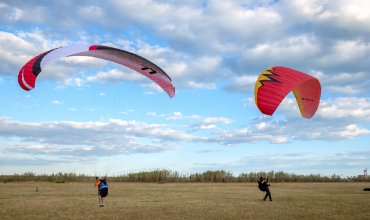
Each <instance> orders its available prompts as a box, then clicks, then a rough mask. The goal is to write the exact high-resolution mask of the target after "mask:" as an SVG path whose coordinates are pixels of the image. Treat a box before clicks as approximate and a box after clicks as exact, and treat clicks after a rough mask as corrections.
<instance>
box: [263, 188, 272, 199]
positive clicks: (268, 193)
mask: <svg viewBox="0 0 370 220" xmlns="http://www.w3.org/2000/svg"><path fill="white" fill-rule="evenodd" d="M267 196H268V197H269V199H270V201H272V198H271V192H270V188H269V187H267V188H266V196H265V199H266V198H267Z"/></svg>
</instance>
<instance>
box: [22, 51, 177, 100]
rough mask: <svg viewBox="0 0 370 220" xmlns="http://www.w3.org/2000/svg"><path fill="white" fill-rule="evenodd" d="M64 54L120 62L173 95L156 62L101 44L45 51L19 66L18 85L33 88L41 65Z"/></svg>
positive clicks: (171, 88) (170, 81) (165, 76)
mask: <svg viewBox="0 0 370 220" xmlns="http://www.w3.org/2000/svg"><path fill="white" fill-rule="evenodd" d="M66 56H90V57H96V58H100V59H103V60H107V61H111V62H114V63H118V64H121V65H123V66H126V67H128V68H130V69H133V70H135V71H136V72H138V73H141V74H142V75H144V76H146V77H148V78H149V79H151V80H152V81H154V82H155V83H156V84H157V85H159V86H160V87H161V88H162V89H163V90H164V91H165V92H166V93H167V94H168V96H169V97H173V96H174V95H175V87H174V86H173V84H172V80H171V78H170V77H169V76H168V75H167V74H166V73H165V72H164V71H163V70H162V69H161V68H160V67H158V66H157V65H156V64H154V63H152V62H151V61H149V60H147V59H145V58H143V57H141V56H139V55H137V54H134V53H131V52H128V51H125V50H121V49H117V48H114V47H108V46H102V45H72V46H66V47H59V48H55V49H52V50H49V51H46V52H44V53H42V54H40V55H38V56H36V57H34V58H32V59H31V60H29V61H28V62H27V63H26V64H25V65H24V66H23V67H22V68H21V70H20V71H19V74H18V83H19V85H20V86H21V87H22V88H23V89H24V90H27V91H29V90H31V89H33V88H35V83H36V78H37V76H38V75H39V73H40V72H41V70H42V69H43V67H44V66H45V65H46V64H47V63H49V62H50V61H53V60H55V59H58V58H61V57H66Z"/></svg>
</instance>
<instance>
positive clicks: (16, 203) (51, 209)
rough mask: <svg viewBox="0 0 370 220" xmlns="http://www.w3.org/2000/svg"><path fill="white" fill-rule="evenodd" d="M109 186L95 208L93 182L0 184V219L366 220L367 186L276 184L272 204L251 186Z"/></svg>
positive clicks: (369, 203) (369, 196)
mask: <svg viewBox="0 0 370 220" xmlns="http://www.w3.org/2000/svg"><path fill="white" fill-rule="evenodd" d="M109 184H110V189H109V195H108V197H107V198H106V205H105V207H102V208H99V207H98V198H97V193H96V188H95V187H94V183H46V182H21V183H2V184H0V219H99V218H104V219H161V220H163V219H164V220H165V219H168V220H170V219H171V220H176V219H222V220H224V219H261V218H263V219H295V220H296V219H370V212H369V207H370V192H364V191H363V188H365V187H369V183H297V184H294V183H277V184H272V187H271V192H272V196H273V200H274V201H273V202H270V201H266V202H263V201H262V198H263V196H264V193H263V192H260V191H259V190H258V188H257V187H256V184H250V183H227V184H223V183H165V184H155V183H114V182H111V183H109ZM36 186H38V188H39V191H38V192H36V191H35V188H36Z"/></svg>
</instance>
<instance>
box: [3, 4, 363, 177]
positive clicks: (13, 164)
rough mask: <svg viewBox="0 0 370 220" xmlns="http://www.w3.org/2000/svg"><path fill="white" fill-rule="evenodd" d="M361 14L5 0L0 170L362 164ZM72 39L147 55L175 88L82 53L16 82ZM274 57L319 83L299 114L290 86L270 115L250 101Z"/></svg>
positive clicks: (318, 168) (241, 169) (307, 168)
mask: <svg viewBox="0 0 370 220" xmlns="http://www.w3.org/2000/svg"><path fill="white" fill-rule="evenodd" d="M369 11H370V2H369V1H362V0H352V1H346V0H332V1H329V0H292V1H288V0H286V1H279V0H257V1H248V0H244V1H241V0H235V1H221V0H219V1H218V0H183V1H174V0H135V1H120V0H105V1H97V0H81V1H72V0H56V1H33V0H29V1H18V0H11V1H10V0H9V1H7V0H0V106H1V107H0V174H3V175H4V174H14V173H24V172H34V173H36V174H44V173H46V174H50V173H56V172H74V173H77V174H88V175H106V174H107V175H121V174H125V173H128V172H139V171H151V170H155V169H167V170H172V171H177V172H180V173H183V174H187V173H195V172H204V171H207V170H221V169H222V170H225V171H229V172H231V173H233V174H235V175H238V174H240V173H249V172H257V171H272V170H273V171H284V172H291V173H296V174H321V175H332V174H337V175H340V176H342V177H347V176H356V175H358V174H362V172H363V170H364V169H366V168H370V146H369V142H370V125H369V122H370V95H369V91H370V77H369V76H370V73H369V72H368V69H369V67H370V14H369V13H368V12H369ZM74 44H100V45H106V46H112V47H116V48H119V49H122V50H126V51H130V52H132V53H136V54H138V55H140V56H142V57H145V58H146V59H148V60H151V61H152V62H154V63H155V64H157V65H158V66H159V67H161V68H162V69H163V70H164V71H165V72H166V73H167V74H168V75H169V76H170V77H171V79H172V81H173V84H174V86H175V87H176V95H175V96H174V97H173V98H169V97H168V95H167V94H166V93H165V92H163V91H162V90H161V89H160V88H159V87H158V86H157V85H156V84H154V83H153V82H152V81H151V80H149V79H148V78H145V77H144V76H142V75H140V74H138V73H137V72H134V71H132V70H130V69H128V68H126V67H124V66H120V65H117V64H114V63H111V62H106V61H104V60H100V59H96V58H88V57H66V58H60V59H57V60H55V61H52V62H50V63H49V64H48V65H47V66H45V67H44V68H43V69H42V72H41V73H40V75H39V77H38V78H37V82H36V87H35V89H33V90H31V91H28V92H27V91H24V90H23V89H21V87H20V86H19V85H18V81H17V80H18V78H17V76H18V72H19V70H20V69H21V67H22V66H23V65H24V64H25V63H26V62H27V61H28V60H30V59H31V58H32V57H34V56H36V55H38V54H40V53H42V52H44V51H47V50H50V49H53V48H56V47H62V46H67V45H74ZM270 66H286V67H289V68H293V69H296V70H299V71H301V72H305V73H307V74H309V75H312V76H314V77H316V78H318V79H319V80H320V83H321V87H322V93H321V101H320V106H319V108H318V110H317V112H316V114H315V116H314V117H313V118H311V119H305V118H302V117H301V115H300V113H299V109H298V106H297V104H296V101H295V99H294V96H293V95H292V94H289V95H288V96H287V97H286V98H285V99H284V101H283V102H282V103H281V104H280V106H279V108H278V109H277V110H276V112H275V113H274V115H273V116H266V115H263V114H262V113H261V112H260V111H259V110H258V108H257V107H256V105H255V102H254V85H255V83H256V80H257V77H258V75H259V74H260V73H261V72H262V71H263V70H264V69H266V68H268V67H270Z"/></svg>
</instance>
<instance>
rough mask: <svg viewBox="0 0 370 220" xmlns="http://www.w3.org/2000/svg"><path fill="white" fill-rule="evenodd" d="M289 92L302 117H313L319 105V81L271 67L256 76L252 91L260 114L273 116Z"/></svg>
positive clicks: (284, 68)
mask: <svg viewBox="0 0 370 220" xmlns="http://www.w3.org/2000/svg"><path fill="white" fill-rule="evenodd" d="M290 91H293V94H294V96H295V98H296V101H297V103H298V107H299V110H300V112H301V115H302V117H304V118H311V117H313V116H314V114H315V112H316V110H317V108H318V107H319V104H320V96H321V86H320V82H319V80H318V79H316V78H315V77H312V76H310V75H307V74H305V73H302V72H299V71H297V70H293V69H290V68H287V67H282V66H273V67H270V68H267V69H266V70H264V71H263V72H262V73H261V74H260V75H259V76H258V79H257V82H256V85H255V89H254V97H255V102H256V105H257V107H258V109H259V110H260V111H261V112H262V113H264V114H266V115H273V114H274V112H275V110H276V109H277V107H278V106H279V104H280V103H281V102H282V101H283V99H284V98H285V96H287V95H288V93H289V92H290Z"/></svg>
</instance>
